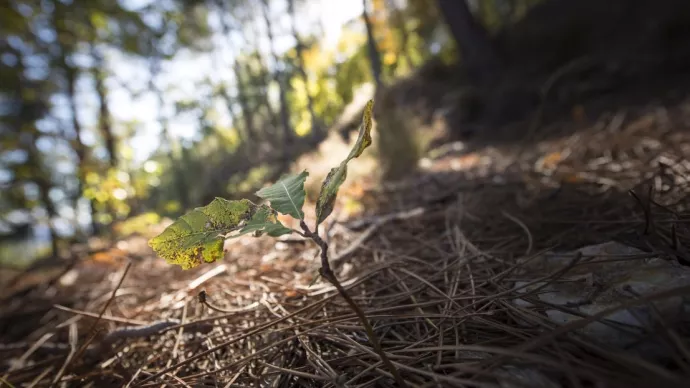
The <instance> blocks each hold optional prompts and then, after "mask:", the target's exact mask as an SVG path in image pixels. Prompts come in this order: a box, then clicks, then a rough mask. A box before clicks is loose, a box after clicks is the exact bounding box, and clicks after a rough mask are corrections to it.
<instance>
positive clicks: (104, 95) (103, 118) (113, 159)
mask: <svg viewBox="0 0 690 388" xmlns="http://www.w3.org/2000/svg"><path fill="white" fill-rule="evenodd" d="M91 57H92V58H93V61H94V63H93V68H92V75H93V79H94V81H95V83H96V94H97V95H98V113H99V115H98V127H99V129H100V131H101V136H103V141H104V142H105V149H106V151H107V152H108V164H109V165H110V167H111V168H115V167H117V162H118V157H117V148H116V147H117V144H116V139H115V134H114V133H113V126H112V116H111V114H110V107H109V106H108V90H107V89H106V87H105V78H106V72H105V70H104V66H105V63H104V61H103V55H102V54H101V53H100V52H99V50H98V48H97V47H96V44H92V45H91Z"/></svg>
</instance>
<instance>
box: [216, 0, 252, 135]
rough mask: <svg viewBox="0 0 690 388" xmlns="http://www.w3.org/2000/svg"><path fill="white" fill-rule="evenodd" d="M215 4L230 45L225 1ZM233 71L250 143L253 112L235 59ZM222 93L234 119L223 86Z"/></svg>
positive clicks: (235, 116) (228, 96) (234, 117)
mask: <svg viewBox="0 0 690 388" xmlns="http://www.w3.org/2000/svg"><path fill="white" fill-rule="evenodd" d="M216 5H217V7H218V10H219V11H220V12H219V13H220V15H219V18H220V24H221V28H222V29H223V35H224V37H225V39H227V40H228V43H229V44H230V46H233V42H232V40H231V35H230V32H231V28H230V25H229V24H228V21H227V19H226V18H225V16H226V15H225V14H226V13H228V10H227V8H226V6H225V2H224V0H216ZM233 71H234V73H235V84H236V85H237V102H238V103H239V104H240V109H241V110H242V120H243V121H244V134H245V138H246V139H247V141H248V142H249V143H251V142H253V141H254V140H256V137H257V132H256V127H255V125H254V112H253V111H252V110H251V109H250V108H249V101H248V97H247V93H246V91H245V89H244V84H243V83H242V73H241V71H240V66H239V64H238V63H237V61H235V62H234V64H233ZM222 95H223V98H224V99H225V101H226V103H227V105H228V110H229V111H230V112H231V115H232V118H233V121H234V120H235V119H237V118H238V116H237V115H236V114H235V112H234V111H233V109H232V105H231V104H232V101H231V98H230V94H229V92H228V90H227V89H226V88H225V87H224V88H223V90H222Z"/></svg>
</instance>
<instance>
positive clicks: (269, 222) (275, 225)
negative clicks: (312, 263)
mask: <svg viewBox="0 0 690 388" xmlns="http://www.w3.org/2000/svg"><path fill="white" fill-rule="evenodd" d="M251 232H258V233H266V234H268V235H269V236H271V237H278V236H282V235H284V234H289V233H292V229H290V228H286V227H285V226H283V224H281V223H280V222H279V221H278V220H277V219H276V214H275V211H274V210H273V209H271V208H270V207H268V206H266V205H261V206H260V207H259V209H258V210H257V211H256V213H254V216H253V217H252V219H251V220H249V222H247V224H246V225H245V227H244V228H242V229H241V230H240V232H239V234H238V236H240V235H243V234H247V233H251Z"/></svg>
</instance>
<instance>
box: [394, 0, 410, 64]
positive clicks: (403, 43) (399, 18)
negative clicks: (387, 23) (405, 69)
mask: <svg viewBox="0 0 690 388" xmlns="http://www.w3.org/2000/svg"><path fill="white" fill-rule="evenodd" d="M388 8H390V11H391V14H392V18H393V22H394V23H395V24H396V26H397V28H398V30H400V53H399V55H398V56H399V57H401V56H402V57H404V58H405V61H407V66H409V68H410V69H413V68H414V67H415V64H414V63H413V61H412V57H411V56H410V51H409V50H408V48H407V46H408V42H409V40H410V38H409V34H408V32H407V26H405V17H403V15H402V12H401V11H400V9H399V8H398V7H396V5H395V1H394V0H388ZM397 62H400V61H399V60H398V61H397ZM397 66H398V64H397V63H396V67H397Z"/></svg>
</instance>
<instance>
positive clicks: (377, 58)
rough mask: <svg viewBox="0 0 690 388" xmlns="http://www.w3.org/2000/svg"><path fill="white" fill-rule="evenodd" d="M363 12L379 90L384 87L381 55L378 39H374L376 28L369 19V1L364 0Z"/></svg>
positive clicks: (371, 60) (372, 65)
mask: <svg viewBox="0 0 690 388" xmlns="http://www.w3.org/2000/svg"><path fill="white" fill-rule="evenodd" d="M362 5H363V10H362V18H363V19H364V25H365V26H366V29H367V48H368V50H369V62H370V63H371V74H372V76H373V77H374V82H375V83H376V88H377V89H378V88H379V87H380V86H381V85H382V83H381V82H382V81H381V73H382V65H381V63H382V62H381V54H380V53H379V49H378V48H377V47H376V39H375V38H374V27H373V25H372V24H371V19H370V18H369V13H368V12H367V0H362Z"/></svg>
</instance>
